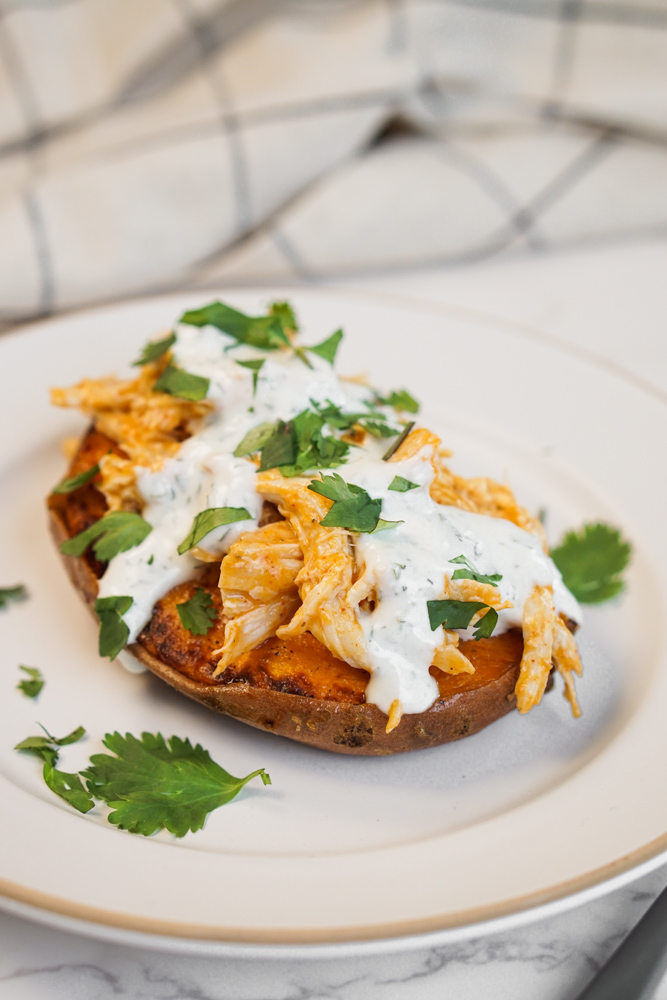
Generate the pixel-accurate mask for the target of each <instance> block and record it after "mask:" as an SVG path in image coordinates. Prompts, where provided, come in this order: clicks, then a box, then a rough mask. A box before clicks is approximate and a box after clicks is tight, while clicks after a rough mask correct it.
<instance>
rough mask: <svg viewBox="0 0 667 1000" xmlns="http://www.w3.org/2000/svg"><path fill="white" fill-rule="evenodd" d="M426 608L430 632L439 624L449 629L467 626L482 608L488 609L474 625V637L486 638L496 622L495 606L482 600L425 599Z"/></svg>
mask: <svg viewBox="0 0 667 1000" xmlns="http://www.w3.org/2000/svg"><path fill="white" fill-rule="evenodd" d="M426 608H427V610H428V620H429V623H430V625H431V631H432V632H435V630H436V629H437V628H438V627H439V626H440V625H443V626H444V628H449V629H456V628H461V629H463V628H468V626H469V625H470V622H471V621H472V619H473V618H474V617H475V615H476V614H477V613H478V612H479V611H482V610H483V609H484V608H487V609H488V610H487V612H486V614H485V615H484V617H483V618H482V619H480V620H479V621H478V622H477V625H476V626H475V630H474V632H473V635H474V637H475V639H488V638H489V637H490V636H491V634H492V632H493V630H494V628H495V627H496V624H497V622H498V612H497V611H496V610H495V608H490V607H489V605H488V604H484V603H483V602H482V601H427V602H426ZM487 619H488V621H487Z"/></svg>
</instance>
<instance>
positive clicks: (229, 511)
mask: <svg viewBox="0 0 667 1000" xmlns="http://www.w3.org/2000/svg"><path fill="white" fill-rule="evenodd" d="M250 518H251V515H250V514H249V513H248V511H247V510H246V509H245V507H209V508H208V509H207V510H202V511H201V512H200V513H199V514H197V516H196V517H195V519H194V521H193V522H192V527H191V528H190V531H189V533H188V535H186V537H185V538H184V539H183V541H182V542H181V544H180V545H179V546H178V554H179V555H180V556H182V555H183V553H184V552H188V551H189V550H190V549H192V548H194V546H195V545H197V543H198V542H200V541H201V540H202V538H204V537H205V536H206V535H208V533H209V531H213V530H214V528H220V527H222V525H223V524H233V523H234V522H235V521H247V520H249V519H250Z"/></svg>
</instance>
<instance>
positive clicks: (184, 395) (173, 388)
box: [153, 361, 211, 403]
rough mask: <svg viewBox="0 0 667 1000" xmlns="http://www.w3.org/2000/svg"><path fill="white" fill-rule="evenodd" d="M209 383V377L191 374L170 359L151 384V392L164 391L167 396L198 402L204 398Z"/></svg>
mask: <svg viewBox="0 0 667 1000" xmlns="http://www.w3.org/2000/svg"><path fill="white" fill-rule="evenodd" d="M210 384H211V380H210V379H209V378H203V377H202V376H201V375H191V374H190V372H186V371H184V370H183V368H179V367H178V365H174V364H172V363H171V361H170V362H169V364H168V365H167V367H166V368H165V369H164V371H163V372H162V374H161V375H160V377H159V378H158V380H157V382H156V383H155V385H154V386H153V392H166V393H167V394H168V395H169V396H178V397H179V398H180V399H188V400H190V402H191V403H198V402H199V400H201V399H205V398H206V394H207V393H208V390H209V386H210Z"/></svg>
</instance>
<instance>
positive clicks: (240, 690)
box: [50, 506, 521, 756]
mask: <svg viewBox="0 0 667 1000" xmlns="http://www.w3.org/2000/svg"><path fill="white" fill-rule="evenodd" d="M50 521H51V531H52V534H53V537H54V539H55V541H56V543H57V544H58V545H60V543H61V542H63V541H65V540H66V539H67V538H69V537H70V534H69V532H68V530H67V525H66V523H65V521H64V519H63V517H62V514H61V512H60V511H59V510H58V509H57V508H54V507H53V506H51V508H50ZM63 560H64V562H65V566H66V569H67V572H68V575H69V577H70V579H71V580H72V583H73V584H74V586H75V587H76V589H77V590H78V591H79V593H80V594H81V595H82V597H83V598H84V600H85V601H86V603H87V604H88V605H89V606H90V608H91V610H92V607H93V605H94V603H95V598H96V596H97V589H98V585H97V578H96V576H95V573H94V572H93V570H92V568H91V567H90V565H88V563H86V561H85V560H84V559H82V558H75V557H73V556H63ZM493 641H494V640H493V639H491V640H486V642H487V643H493ZM471 645H472V644H471ZM128 652H130V653H131V654H132V655H133V656H135V657H136V659H137V660H139V661H140V662H141V663H142V664H143V665H144V666H145V667H147V668H148V670H150V671H151V672H152V673H154V674H155V675H156V676H158V677H160V678H161V679H162V680H164V681H166V682H167V684H169V685H170V686H171V687H173V688H175V689H176V690H177V691H179V692H180V693H181V694H185V695H187V696H188V697H189V698H193V699H194V700H195V701H198V702H200V703H201V704H203V705H205V706H207V707H208V708H211V709H213V710H214V711H216V712H221V713H223V714H224V715H228V716H231V717H233V718H235V719H239V720H240V721H242V722H245V723H247V724H248V725H251V726H254V727H256V728H257V729H264V730H266V731H267V732H271V733H276V734H278V735H280V736H286V737H288V738H289V739H292V740H296V741H297V742H300V743H306V744H308V745H309V746H313V747H317V748H318V749H321V750H329V751H333V752H334V753H344V754H357V755H367V756H368V755H370V756H386V755H389V754H395V753H404V752H406V751H408V750H419V749H425V748H427V747H432V746H438V745H439V744H441V743H448V742H452V741H454V740H458V739H461V738H463V737H464V736H470V735H472V734H473V733H476V732H479V730H481V729H483V728H484V727H485V726H487V725H489V724H490V723H491V722H494V721H495V720H496V719H499V718H501V717H502V716H504V715H506V714H507V713H508V712H510V711H511V710H512V709H513V708H515V706H516V698H515V696H514V687H515V685H516V681H517V678H518V675H519V661H520V658H521V650H520V646H519V645H518V644H517V650H516V652H515V654H514V656H511V657H509V660H508V663H507V664H506V666H505V669H504V670H503V672H502V673H501V674H500V675H499V676H494V677H492V678H491V679H490V680H489V681H488V682H486V683H483V684H481V685H480V686H477V687H474V688H470V689H466V687H465V683H466V682H465V681H464V680H461V679H460V678H449V677H442V682H441V697H440V698H439V699H438V701H436V702H435V703H434V704H433V705H432V706H431V707H430V708H429V709H428V711H426V712H421V713H419V714H416V715H404V716H403V718H402V720H401V723H400V725H399V726H398V727H397V729H395V730H393V732H391V733H389V734H387V733H386V732H385V728H386V724H387V719H386V716H385V715H384V714H383V713H382V712H381V711H380V710H379V709H378V708H376V706H375V705H369V704H365V703H364V704H354V703H351V702H343V701H334V700H332V699H322V698H311V697H306V696H303V695H297V694H289V693H285V692H283V691H276V690H273V689H271V688H259V687H255V686H253V685H251V684H250V683H247V682H238V681H237V682H235V683H216V682H214V681H211V682H210V683H205V682H202V681H198V680H194V679H193V678H191V677H188V676H186V675H185V674H183V673H181V672H180V671H179V670H176V669H175V668H174V667H172V666H170V665H169V664H167V663H164V662H163V661H162V660H159V659H158V658H157V657H155V656H154V655H153V654H152V653H151V652H149V650H147V649H146V648H144V646H142V645H141V644H140V643H138V642H137V643H134V644H133V645H131V646H129V647H128ZM448 683H450V684H451V687H452V688H453V690H452V692H451V693H450V694H446V693H445V694H444V695H443V693H442V692H443V688H445V690H446V686H447V684H448Z"/></svg>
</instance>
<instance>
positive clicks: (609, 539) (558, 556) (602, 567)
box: [550, 521, 632, 604]
mask: <svg viewBox="0 0 667 1000" xmlns="http://www.w3.org/2000/svg"><path fill="white" fill-rule="evenodd" d="M631 553H632V546H631V545H630V543H629V542H628V541H626V540H625V539H624V538H623V537H622V535H621V533H620V531H619V530H618V528H614V527H613V526H612V525H610V524H605V523H603V522H601V521H598V522H597V523H595V524H584V525H583V527H582V528H581V529H580V530H579V531H568V532H567V534H566V535H565V537H564V538H563V539H562V541H561V543H560V544H559V545H558V546H557V547H556V548H555V549H552V550H551V553H550V554H551V558H552V559H553V561H554V562H555V564H556V566H557V567H558V569H559V570H560V572H561V573H562V575H563V582H564V583H565V586H566V587H567V588H568V590H570V591H571V593H572V594H574V596H575V597H576V598H577V600H578V601H581V603H582V604H601V603H602V602H603V601H608V600H611V598H612V597H616V596H617V595H618V594H620V593H621V591H622V590H623V587H624V581H623V579H622V577H621V574H622V573H623V570H625V569H626V567H627V565H628V563H629V562H630V556H631Z"/></svg>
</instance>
